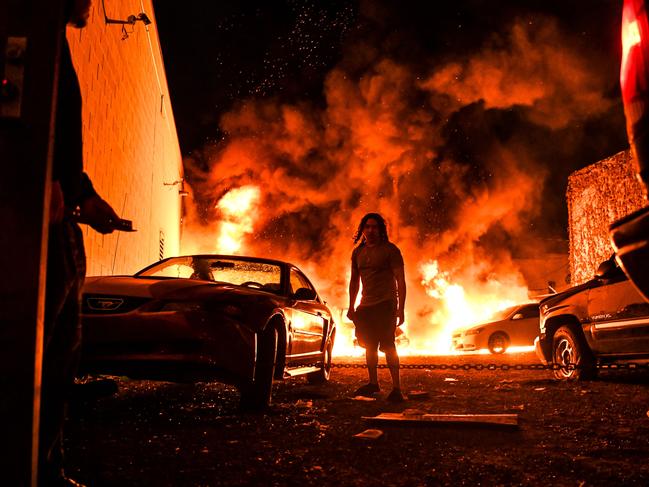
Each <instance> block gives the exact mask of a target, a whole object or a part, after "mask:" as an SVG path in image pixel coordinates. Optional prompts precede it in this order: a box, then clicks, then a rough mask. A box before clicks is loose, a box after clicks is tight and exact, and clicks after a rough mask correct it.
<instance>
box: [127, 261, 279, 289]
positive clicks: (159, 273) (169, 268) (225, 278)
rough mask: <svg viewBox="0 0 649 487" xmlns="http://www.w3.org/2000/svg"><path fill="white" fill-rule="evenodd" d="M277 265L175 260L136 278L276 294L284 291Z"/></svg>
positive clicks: (144, 271)
mask: <svg viewBox="0 0 649 487" xmlns="http://www.w3.org/2000/svg"><path fill="white" fill-rule="evenodd" d="M281 275H282V273H281V268H280V266H279V265H276V264H269V263H267V262H255V261H247V260H239V259H234V258H220V257H203V256H197V257H175V258H172V259H169V260H165V261H164V262H160V263H159V264H157V265H154V266H153V267H149V268H148V269H145V270H143V271H140V272H138V273H137V274H136V275H135V276H136V277H156V278H180V279H200V280H203V281H215V282H220V283H227V284H235V285H237V286H248V287H253V288H258V289H263V290H265V291H270V292H273V293H278V292H279V291H280V290H281Z"/></svg>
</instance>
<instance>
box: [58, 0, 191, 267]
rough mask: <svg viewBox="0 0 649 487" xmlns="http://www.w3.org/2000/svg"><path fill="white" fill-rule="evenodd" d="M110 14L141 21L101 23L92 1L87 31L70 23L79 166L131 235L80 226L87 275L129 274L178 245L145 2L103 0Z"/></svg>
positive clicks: (177, 161) (162, 98)
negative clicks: (79, 103)
mask: <svg viewBox="0 0 649 487" xmlns="http://www.w3.org/2000/svg"><path fill="white" fill-rule="evenodd" d="M105 5H106V13H107V15H108V16H109V17H111V18H117V19H126V18H127V17H128V16H129V15H138V14H139V13H140V12H145V13H146V14H147V15H148V17H149V18H150V19H151V20H152V21H153V23H152V24H151V25H149V26H148V27H145V26H144V24H143V23H141V22H137V23H136V24H135V25H133V26H126V29H125V30H126V32H127V37H126V38H124V37H125V36H124V31H123V30H122V27H121V26H120V25H107V24H106V23H105V22H104V15H103V10H102V6H101V2H99V1H96V2H94V4H93V7H92V10H91V12H90V19H89V22H88V26H87V27H86V28H85V29H81V30H79V29H72V28H68V32H67V35H68V40H69V43H70V48H71V50H72V57H73V60H74V64H75V67H76V69H77V73H78V74H79V81H80V84H81V91H82V95H83V103H84V112H83V136H84V160H85V168H86V171H87V172H88V174H89V175H90V178H91V179H92V181H93V184H94V186H95V189H96V190H97V191H98V193H99V194H100V195H101V196H102V197H103V198H104V199H105V200H107V201H108V202H109V203H110V204H111V205H112V206H113V208H114V209H115V211H117V213H118V214H119V215H120V216H122V217H123V218H126V219H129V220H133V226H134V228H136V229H137V232H134V233H125V232H115V233H113V234H112V235H106V236H103V235H100V234H98V233H97V232H95V231H94V230H92V229H90V228H89V227H86V226H85V225H84V226H83V228H84V235H85V243H86V252H87V256H88V275H105V274H122V273H132V272H134V271H136V270H138V269H140V268H142V267H144V266H145V265H148V264H150V263H152V262H154V261H156V260H158V259H159V258H160V251H161V249H160V239H161V235H164V249H163V254H164V256H166V257H167V256H170V255H176V254H177V253H178V249H179V240H180V222H181V197H180V195H179V190H180V189H182V184H181V183H179V181H180V180H181V179H182V177H183V169H182V159H181V154H180V148H179V145H178V137H177V135H176V126H175V123H174V118H173V113H172V109H171V103H170V98H169V92H168V88H167V81H166V77H165V69H164V64H163V60H162V54H161V50H160V44H159V40H158V33H157V30H156V23H155V16H154V12H153V5H152V3H151V0H143V1H140V0H106V1H105Z"/></svg>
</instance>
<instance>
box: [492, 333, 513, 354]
mask: <svg viewBox="0 0 649 487" xmlns="http://www.w3.org/2000/svg"><path fill="white" fill-rule="evenodd" d="M507 347H509V337H508V336H507V335H505V334H504V333H502V332H500V331H498V332H496V333H494V334H493V335H491V336H490V337H489V351H490V352H491V353H505V351H507Z"/></svg>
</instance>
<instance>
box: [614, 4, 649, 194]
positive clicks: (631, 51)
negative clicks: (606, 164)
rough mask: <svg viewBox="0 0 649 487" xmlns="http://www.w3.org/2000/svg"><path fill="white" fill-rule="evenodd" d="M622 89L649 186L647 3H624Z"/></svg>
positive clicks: (643, 176)
mask: <svg viewBox="0 0 649 487" xmlns="http://www.w3.org/2000/svg"><path fill="white" fill-rule="evenodd" d="M620 86H621V88H622V99H623V100H624V113H625V115H626V127H627V133H628V136H629V143H630V144H631V147H632V148H633V151H634V152H635V158H636V162H637V164H638V174H639V176H640V177H641V179H642V180H643V182H644V183H645V185H647V184H648V183H649V113H648V112H649V23H648V20H647V10H646V6H645V1H644V0H624V7H623V10H622V65H621V66H620Z"/></svg>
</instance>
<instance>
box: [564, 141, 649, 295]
mask: <svg viewBox="0 0 649 487" xmlns="http://www.w3.org/2000/svg"><path fill="white" fill-rule="evenodd" d="M566 197H567V200H568V234H569V238H570V273H571V276H572V284H580V283H582V282H585V281H587V280H588V279H590V278H591V277H593V274H594V272H595V270H596V269H597V266H598V265H599V263H600V262H602V261H603V260H605V259H607V258H609V257H610V256H611V254H612V252H613V249H612V247H611V244H610V240H609V236H608V227H609V225H610V224H611V223H612V222H614V221H615V220H617V219H618V218H621V217H623V216H624V215H627V214H629V213H631V212H632V211H635V210H637V209H639V208H641V207H642V206H644V204H643V195H642V187H641V185H640V183H639V182H638V181H637V180H636V178H635V173H634V169H633V160H632V155H631V153H630V151H623V152H620V153H618V154H615V155H614V156H612V157H609V158H608V159H604V160H602V161H599V162H596V163H595V164H591V165H590V166H588V167H585V168H583V169H581V170H579V171H576V172H574V173H572V174H571V175H570V177H569V178H568V191H567V195H566Z"/></svg>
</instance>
